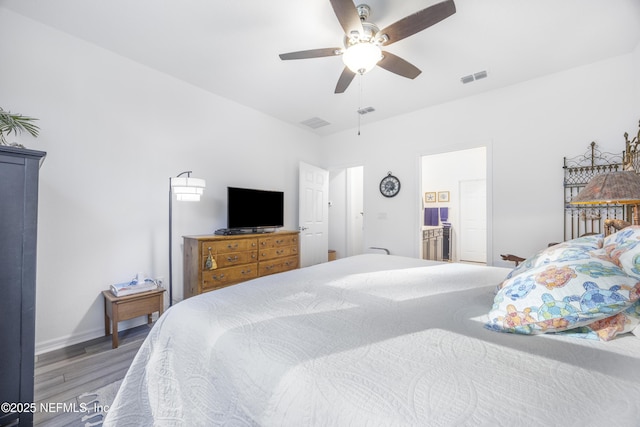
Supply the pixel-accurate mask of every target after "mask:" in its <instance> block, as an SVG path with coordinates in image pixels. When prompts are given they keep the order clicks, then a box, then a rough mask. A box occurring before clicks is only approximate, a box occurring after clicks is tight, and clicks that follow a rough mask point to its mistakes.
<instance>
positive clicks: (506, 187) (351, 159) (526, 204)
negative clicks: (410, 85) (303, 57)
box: [323, 49, 640, 266]
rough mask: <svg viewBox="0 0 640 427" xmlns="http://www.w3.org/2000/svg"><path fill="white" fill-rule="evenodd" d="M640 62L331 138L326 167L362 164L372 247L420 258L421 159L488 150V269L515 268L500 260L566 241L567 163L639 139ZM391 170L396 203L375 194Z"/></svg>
mask: <svg viewBox="0 0 640 427" xmlns="http://www.w3.org/2000/svg"><path fill="white" fill-rule="evenodd" d="M638 55H639V53H638V50H637V49H636V51H635V53H634V54H630V55H625V56H620V57H615V58H612V59H609V60H606V61H602V62H598V63H595V64H591V65H587V66H584V67H580V68H576V69H573V70H569V71H565V72H562V73H558V74H554V75H550V76H547V77H544V78H539V79H535V80H530V81H527V82H524V83H522V84H518V85H514V86H511V87H507V88H504V89H501V90H496V91H492V92H488V93H484V94H481V95H477V96H474V97H469V98H466V99H462V100H459V101H456V102H451V103H447V104H442V105H438V106H436V107H433V108H428V109H424V110H421V111H417V112H414V113H411V114H406V115H403V116H399V117H395V118H392V119H389V120H386V121H383V122H378V123H373V124H369V125H367V126H364V127H363V128H362V131H361V136H357V135H356V133H355V132H354V131H346V132H342V133H339V134H335V135H332V136H329V137H325V138H324V139H323V146H324V151H323V153H324V155H325V161H324V163H325V164H326V166H327V167H330V168H331V167H333V165H342V164H345V163H353V164H362V165H364V168H365V184H364V185H365V212H367V213H368V215H367V216H366V217H365V247H367V246H382V247H387V248H390V249H391V252H392V253H394V254H398V255H407V256H418V255H419V240H418V236H419V234H418V233H417V232H416V230H417V227H416V224H419V221H420V219H419V218H418V215H419V214H420V205H419V202H420V200H421V199H420V197H421V196H420V190H421V188H420V187H421V183H420V177H419V159H420V156H422V155H426V154H434V153H442V152H448V151H455V150H461V149H467V148H473V147H476V146H479V145H486V146H487V149H488V152H489V159H488V163H487V167H488V170H489V171H490V176H489V178H490V179H489V180H488V182H492V184H491V187H490V188H488V192H487V197H488V200H493V204H492V206H490V207H489V212H490V213H492V214H493V215H492V217H490V218H491V219H490V220H489V224H488V233H489V240H490V242H489V252H488V254H487V257H488V263H489V264H494V265H507V266H508V265H512V264H510V263H505V262H503V261H501V259H500V257H499V254H500V253H514V254H519V255H521V256H528V255H531V254H533V253H534V252H535V251H537V250H538V249H540V248H543V247H545V246H546V245H547V243H548V242H554V241H559V240H561V239H562V236H563V230H562V226H563V207H562V206H563V194H562V180H563V169H562V164H563V157H564V156H569V157H572V156H575V155H578V154H582V153H584V152H585V151H586V150H587V149H588V146H589V144H590V142H591V141H596V142H597V143H598V145H599V147H600V148H601V149H602V151H612V152H621V151H622V150H624V138H623V137H622V135H623V134H624V132H627V131H628V132H630V133H632V132H636V131H637V125H638V119H640V101H639V100H640V90H639V89H638V84H637V80H638V79H637V76H638V75H640V68H639V66H638V62H639V61H638ZM489 78H490V77H489ZM478 83H479V84H481V83H482V82H478ZM374 107H375V106H374ZM391 146H392V147H393V151H392V153H393V155H389V153H390V151H389V147H391ZM387 171H393V172H394V174H395V175H396V176H398V177H399V178H400V179H401V180H402V191H401V192H400V194H399V195H398V196H396V197H394V198H391V199H387V198H385V197H382V196H381V195H380V194H379V192H378V183H379V181H380V179H381V178H382V177H383V176H384V175H385V174H386V173H387Z"/></svg>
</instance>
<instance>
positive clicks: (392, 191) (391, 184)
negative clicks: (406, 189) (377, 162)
mask: <svg viewBox="0 0 640 427" xmlns="http://www.w3.org/2000/svg"><path fill="white" fill-rule="evenodd" d="M399 191H400V180H399V179H398V178H396V177H395V176H393V175H391V172H389V173H388V174H387V176H385V177H384V178H382V181H380V193H382V195H383V196H385V197H393V196H395V195H396V194H398V192H399Z"/></svg>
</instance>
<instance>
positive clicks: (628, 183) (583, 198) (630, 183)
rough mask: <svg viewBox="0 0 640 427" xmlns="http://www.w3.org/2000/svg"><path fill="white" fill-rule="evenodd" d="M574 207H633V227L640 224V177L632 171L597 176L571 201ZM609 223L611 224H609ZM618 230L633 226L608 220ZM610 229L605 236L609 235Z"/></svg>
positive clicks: (620, 221)
mask: <svg viewBox="0 0 640 427" xmlns="http://www.w3.org/2000/svg"><path fill="white" fill-rule="evenodd" d="M571 204H574V205H592V204H593V205H595V204H617V205H632V206H633V223H632V224H633V225H638V224H640V218H639V215H640V211H639V209H638V208H639V206H638V205H640V175H638V174H637V173H635V172H632V171H618V172H607V173H603V174H599V175H596V176H595V177H593V178H592V179H591V181H589V182H588V183H587V185H586V186H585V187H584V188H583V189H582V190H580V192H579V193H578V195H576V196H575V197H574V198H573V199H571ZM608 222H609V223H608ZM605 225H607V226H608V225H612V226H613V227H614V228H616V229H620V228H623V227H625V226H629V225H631V224H630V223H627V222H626V221H622V220H607V221H605ZM608 231H609V229H608V227H607V228H606V229H605V234H608Z"/></svg>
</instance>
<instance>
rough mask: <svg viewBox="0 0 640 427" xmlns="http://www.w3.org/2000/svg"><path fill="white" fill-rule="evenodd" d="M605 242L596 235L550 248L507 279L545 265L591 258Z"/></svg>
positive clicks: (516, 269)
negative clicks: (592, 253)
mask: <svg viewBox="0 0 640 427" xmlns="http://www.w3.org/2000/svg"><path fill="white" fill-rule="evenodd" d="M603 242H604V237H603V236H602V234H594V235H591V236H584V237H579V238H577V239H573V240H570V241H568V242H563V243H559V244H557V245H554V246H550V247H548V248H546V249H543V250H541V251H539V252H538V253H537V254H535V255H534V256H532V257H531V258H528V259H526V260H525V261H523V262H522V263H520V265H518V266H517V267H516V268H514V269H513V270H512V271H511V273H509V275H508V276H507V277H506V278H507V279H510V278H511V277H514V276H517V275H519V274H522V273H524V272H526V271H528V270H531V269H532V268H535V267H538V266H540V265H543V264H549V263H552V262H564V261H571V260H578V259H587V258H590V257H591V252H592V251H597V250H600V249H602V246H603Z"/></svg>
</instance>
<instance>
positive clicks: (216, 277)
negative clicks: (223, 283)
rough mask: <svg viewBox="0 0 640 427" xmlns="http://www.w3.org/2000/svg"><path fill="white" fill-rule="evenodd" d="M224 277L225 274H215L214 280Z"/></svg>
mask: <svg viewBox="0 0 640 427" xmlns="http://www.w3.org/2000/svg"><path fill="white" fill-rule="evenodd" d="M222 279H224V274H221V275H219V276H213V280H222Z"/></svg>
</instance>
